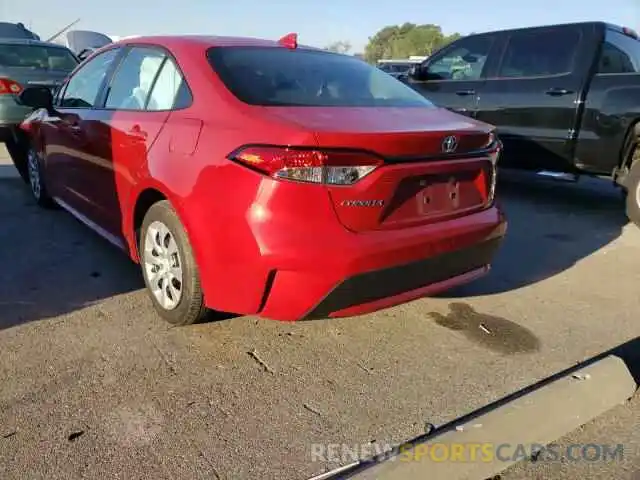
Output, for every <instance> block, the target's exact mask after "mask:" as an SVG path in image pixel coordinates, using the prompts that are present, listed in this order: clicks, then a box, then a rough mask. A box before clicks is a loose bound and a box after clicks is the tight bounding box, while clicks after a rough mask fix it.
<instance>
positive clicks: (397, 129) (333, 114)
mask: <svg viewBox="0 0 640 480" xmlns="http://www.w3.org/2000/svg"><path fill="white" fill-rule="evenodd" d="M269 110H270V111H272V112H273V114H274V115H276V116H277V117H279V118H280V119H286V120H288V121H290V122H294V123H296V124H298V125H300V126H301V127H304V128H306V129H309V130H311V131H313V132H314V133H315V135H316V138H317V142H318V146H319V147H320V149H344V148H348V149H355V150H364V151H368V152H372V153H373V154H374V155H377V156H380V157H381V158H382V160H383V161H382V165H381V166H380V167H378V168H377V169H375V170H374V171H373V172H372V173H370V174H369V175H367V176H365V177H364V178H362V179H361V180H360V181H358V182H357V183H355V184H353V185H348V186H342V185H339V186H333V185H331V186H327V189H328V192H329V195H330V198H331V200H332V202H333V205H334V208H335V211H336V214H337V217H338V219H339V220H340V222H341V223H342V224H343V225H344V226H345V227H347V228H349V229H350V230H352V231H357V232H364V231H370V230H381V229H398V228H406V227H411V226H417V225H420V224H425V223H430V222H434V221H439V220H444V219H447V218H453V217H456V216H461V215H465V214H468V213H471V212H473V211H477V210H480V209H482V208H485V207H486V206H487V205H488V203H489V202H490V201H491V198H490V197H492V190H493V186H492V182H493V181H494V178H493V177H494V165H493V161H492V159H491V158H490V156H489V155H488V153H487V149H486V147H487V146H488V143H490V141H491V139H492V138H493V134H492V133H491V132H492V130H493V128H492V127H491V126H490V125H487V124H484V123H481V122H478V121H475V120H473V119H470V118H467V117H463V116H461V115H457V114H454V113H451V112H449V111H447V110H442V109H436V108H335V107H331V108H312V107H276V108H269Z"/></svg>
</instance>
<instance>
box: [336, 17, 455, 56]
mask: <svg viewBox="0 0 640 480" xmlns="http://www.w3.org/2000/svg"><path fill="white" fill-rule="evenodd" d="M461 36H462V35H460V34H459V33H452V34H450V35H446V34H445V33H444V32H443V31H442V28H440V26H439V25H433V24H423V25H417V24H415V23H409V22H407V23H404V24H402V25H388V26H386V27H384V28H382V29H381V30H379V31H378V32H377V33H376V34H375V35H373V36H372V37H369V42H368V43H367V45H366V47H365V50H364V58H365V60H367V61H368V62H371V63H374V62H377V61H378V60H381V59H386V58H408V57H409V56H411V55H422V56H424V55H431V54H432V53H433V52H435V51H436V50H438V49H440V48H442V47H443V46H445V45H446V44H448V43H450V42H453V41H454V40H457V39H458V38H460V37H461ZM325 48H326V49H327V50H330V51H332V52H338V53H344V54H348V53H350V52H351V44H350V43H349V42H348V41H344V40H341V41H338V42H334V43H332V44H331V45H327V47H325Z"/></svg>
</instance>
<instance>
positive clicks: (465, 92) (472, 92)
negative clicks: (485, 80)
mask: <svg viewBox="0 0 640 480" xmlns="http://www.w3.org/2000/svg"><path fill="white" fill-rule="evenodd" d="M475 94H476V91H475V90H458V91H457V92H456V95H458V96H460V97H467V96H469V95H475Z"/></svg>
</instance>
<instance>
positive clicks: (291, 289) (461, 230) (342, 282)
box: [259, 207, 506, 321]
mask: <svg viewBox="0 0 640 480" xmlns="http://www.w3.org/2000/svg"><path fill="white" fill-rule="evenodd" d="M407 230H408V231H405V232H403V236H402V237H400V236H398V235H391V234H389V232H374V233H371V234H351V233H350V234H349V237H350V238H348V239H345V242H344V245H343V246H342V248H335V245H336V243H335V242H333V249H332V250H331V251H326V253H325V255H326V257H325V261H323V259H321V258H320V259H317V260H316V265H315V266H313V267H311V266H310V263H309V262H308V261H302V259H301V265H306V267H305V268H301V269H299V270H298V269H296V270H291V269H287V270H280V269H278V268H277V267H276V268H274V269H272V270H271V275H270V276H269V280H268V282H267V287H266V291H265V296H264V301H263V307H262V309H261V310H260V312H259V315H261V316H263V317H266V318H272V319H278V320H288V321H294V320H300V319H313V318H326V317H343V316H352V315H360V314H363V313H369V312H373V311H376V310H380V309H382V308H387V307H391V306H393V305H398V304H401V303H405V302H408V301H411V300H414V299H416V298H420V297H423V296H426V295H430V294H434V293H437V292H439V291H442V290H446V289H449V288H451V287H454V286H456V285H459V284H462V283H466V282H469V281H472V280H474V279H476V278H478V277H480V276H482V275H483V274H484V273H486V272H487V271H488V269H489V266H490V264H491V261H492V259H493V257H494V255H495V253H496V251H497V250H498V248H499V246H500V244H501V241H502V237H503V236H504V235H505V233H506V221H505V219H504V217H503V215H502V213H501V212H500V211H499V210H498V209H497V208H495V207H493V208H490V209H488V210H485V211H483V212H479V213H476V214H473V215H468V216H466V217H462V218H458V219H454V220H450V221H447V222H441V223H439V224H433V225H427V226H423V227H416V228H412V229H407ZM299 251H304V249H300V250H299ZM316 253H317V252H316Z"/></svg>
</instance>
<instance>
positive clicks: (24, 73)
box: [0, 38, 79, 181]
mask: <svg viewBox="0 0 640 480" xmlns="http://www.w3.org/2000/svg"><path fill="white" fill-rule="evenodd" d="M78 63H79V60H78V58H77V57H76V56H75V55H74V54H73V53H72V52H71V50H69V49H68V48H67V47H64V46H62V45H57V44H54V43H46V42H41V41H39V40H32V39H26V38H22V39H20V38H0V141H3V142H5V144H6V147H7V150H8V152H9V154H10V155H11V159H12V160H13V163H14V164H15V166H16V168H17V169H18V172H19V173H20V175H21V176H22V178H23V179H24V180H25V181H26V180H27V178H28V177H27V170H26V169H27V166H26V147H25V141H24V136H23V135H22V133H21V131H20V130H19V129H18V128H17V127H18V125H19V124H20V122H22V121H23V120H24V118H25V117H26V116H27V115H28V114H29V113H30V112H31V109H30V108H29V107H25V106H22V105H20V104H19V103H18V102H17V98H18V94H19V93H20V92H21V91H22V89H23V88H25V87H27V86H34V85H43V86H46V87H49V88H51V90H53V91H55V90H56V88H57V87H58V86H59V85H60V84H62V82H63V80H64V79H65V78H66V77H67V75H69V73H71V71H72V70H73V69H74V68H75V67H76V66H77V65H78Z"/></svg>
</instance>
